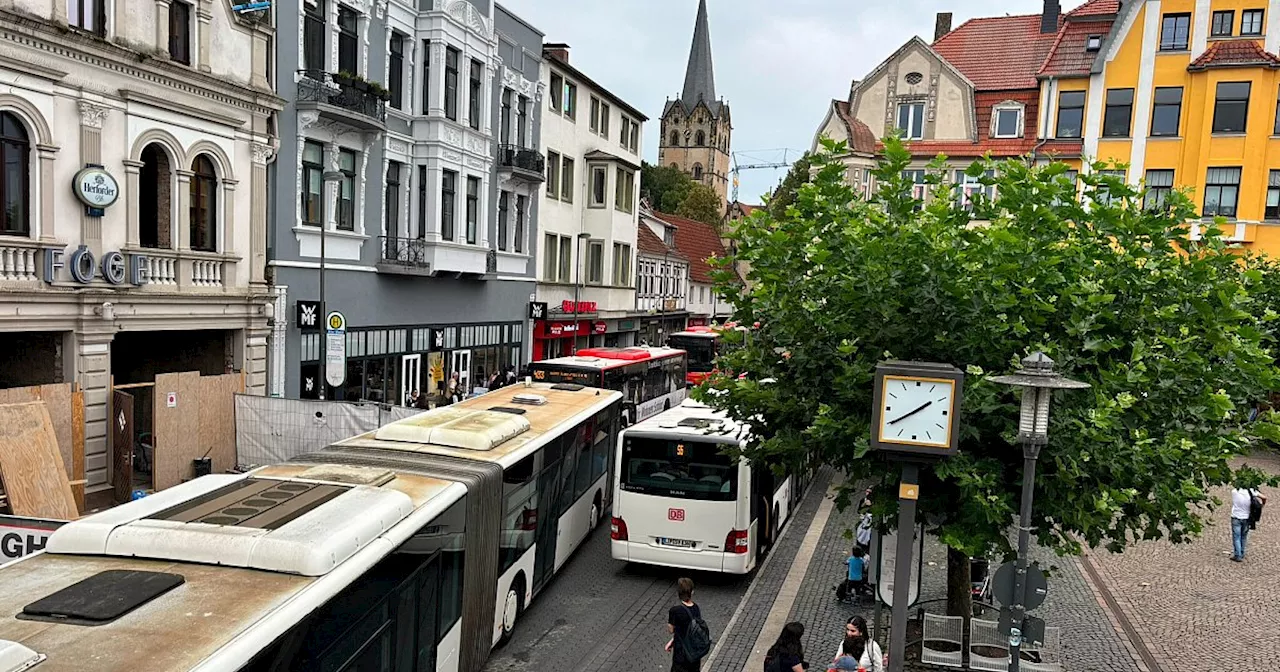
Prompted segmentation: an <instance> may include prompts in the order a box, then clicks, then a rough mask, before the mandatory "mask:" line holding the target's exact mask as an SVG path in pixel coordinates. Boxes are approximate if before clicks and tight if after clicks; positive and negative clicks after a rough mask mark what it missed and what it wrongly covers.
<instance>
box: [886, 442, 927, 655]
mask: <svg viewBox="0 0 1280 672" xmlns="http://www.w3.org/2000/svg"><path fill="white" fill-rule="evenodd" d="M919 498H920V465H918V464H916V463H915V462H912V461H910V460H903V462H902V483H901V484H900V485H899V486H898V548H897V551H896V552H895V553H894V558H893V621H892V623H893V627H892V628H891V629H890V630H889V672H902V664H903V657H904V656H905V654H906V650H907V627H906V624H907V601H908V600H910V599H911V547H912V545H913V544H912V542H913V541H915V539H914V537H915V527H916V500H918V499H919Z"/></svg>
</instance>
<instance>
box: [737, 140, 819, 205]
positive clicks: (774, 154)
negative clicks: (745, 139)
mask: <svg viewBox="0 0 1280 672" xmlns="http://www.w3.org/2000/svg"><path fill="white" fill-rule="evenodd" d="M803 153H804V152H801V151H799V150H796V149H786V148H785V147H784V148H782V149H761V150H756V151H752V152H734V153H733V169H732V170H730V171H729V173H730V174H731V175H733V200H734V201H737V200H738V177H739V174H740V173H741V172H742V171H744V170H763V169H766V168H773V169H774V170H777V169H779V168H790V167H791V164H792V163H794V159H792V157H793V156H798V155H800V154H803ZM744 160H745V163H744Z"/></svg>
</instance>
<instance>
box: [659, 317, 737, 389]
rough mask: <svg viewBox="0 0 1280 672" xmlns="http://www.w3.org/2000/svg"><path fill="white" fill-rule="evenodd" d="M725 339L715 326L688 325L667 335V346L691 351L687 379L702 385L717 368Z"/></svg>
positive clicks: (694, 383) (691, 382)
mask: <svg viewBox="0 0 1280 672" xmlns="http://www.w3.org/2000/svg"><path fill="white" fill-rule="evenodd" d="M722 344H723V341H721V339H720V332H719V331H717V330H716V329H715V328H714V327H688V328H686V329H685V330H684V331H677V332H675V333H673V334H671V335H670V336H669V337H667V346H668V347H672V348H679V349H681V350H684V351H686V352H688V353H689V373H688V374H687V375H686V376H685V380H686V381H688V383H689V384H690V385H700V384H701V383H702V381H704V380H706V379H707V376H709V375H711V372H712V371H714V370H715V368H716V367H715V365H716V357H718V356H719V355H720V348H721V345H722Z"/></svg>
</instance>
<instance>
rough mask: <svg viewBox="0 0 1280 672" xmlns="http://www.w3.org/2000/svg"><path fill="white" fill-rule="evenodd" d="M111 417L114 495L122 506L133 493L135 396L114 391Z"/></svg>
mask: <svg viewBox="0 0 1280 672" xmlns="http://www.w3.org/2000/svg"><path fill="white" fill-rule="evenodd" d="M111 415H112V418H111V447H112V449H113V450H112V454H113V465H112V466H113V471H114V473H113V474H112V476H113V481H114V491H115V492H114V493H113V494H114V495H115V500H116V502H117V503H121V504H122V503H124V502H127V501H129V498H130V497H131V496H132V493H133V395H131V394H129V393H128V392H121V391H120V390H114V391H113V392H112V394H111Z"/></svg>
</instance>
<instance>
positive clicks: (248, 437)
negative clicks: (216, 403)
mask: <svg viewBox="0 0 1280 672" xmlns="http://www.w3.org/2000/svg"><path fill="white" fill-rule="evenodd" d="M422 412H423V411H422V409H418V408H404V407H402V406H388V405H385V404H378V403H373V402H360V403H352V402H346V401H315V400H309V399H281V398H279V397H258V396H253V395H247V394H237V395H236V398H235V422H236V455H237V463H238V466H240V467H241V468H245V467H254V466H260V465H264V464H279V463H281V462H287V461H289V460H290V459H292V458H294V457H296V456H298V455H302V454H304V453H310V452H314V451H317V450H320V449H321V448H324V447H325V446H328V445H330V444H332V443H334V442H337V441H341V440H343V439H349V438H351V437H353V436H356V435H359V434H363V433H365V432H371V431H373V430H375V429H377V428H379V427H381V426H383V425H386V424H388V423H391V422H395V421H396V420H402V419H404V418H408V417H410V416H413V415H417V414H419V413H422Z"/></svg>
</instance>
